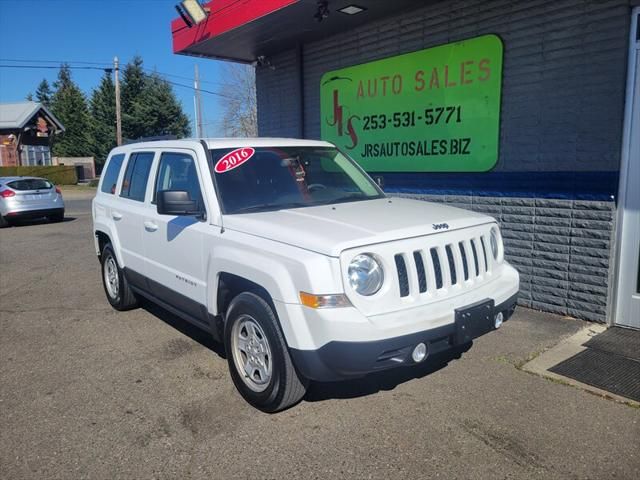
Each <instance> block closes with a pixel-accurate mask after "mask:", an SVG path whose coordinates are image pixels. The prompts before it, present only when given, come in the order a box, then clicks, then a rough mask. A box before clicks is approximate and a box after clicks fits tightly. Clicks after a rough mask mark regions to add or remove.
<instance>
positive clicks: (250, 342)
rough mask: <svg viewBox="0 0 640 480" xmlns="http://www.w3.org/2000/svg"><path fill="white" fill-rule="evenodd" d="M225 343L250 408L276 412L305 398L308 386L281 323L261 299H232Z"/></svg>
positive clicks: (244, 295) (243, 295) (231, 368)
mask: <svg viewBox="0 0 640 480" xmlns="http://www.w3.org/2000/svg"><path fill="white" fill-rule="evenodd" d="M224 340H225V348H226V351H227V362H228V363H229V372H230V373H231V378H232V379H233V383H234V384H235V386H236V388H237V389H238V391H239V392H240V394H241V395H242V396H243V397H244V399H245V400H246V401H247V402H249V403H250V404H251V405H253V406H254V407H256V408H258V409H260V410H262V411H264V412H277V411H279V410H284V409H285V408H287V407H289V406H291V405H293V404H295V403H297V402H298V401H299V400H300V399H301V398H302V397H303V396H304V394H305V393H306V390H307V382H306V380H305V379H303V378H302V377H300V376H299V375H298V373H297V372H296V370H295V367H294V366H293V363H292V362H291V357H290V356H289V351H288V349H287V345H286V342H285V340H284V337H283V335H282V332H281V331H280V327H279V326H278V319H277V318H276V315H275V313H274V312H273V309H272V308H271V306H270V305H269V304H268V303H267V302H266V301H265V300H264V299H263V298H262V297H260V296H258V295H256V294H254V293H250V292H244V293H241V294H240V295H238V296H237V297H235V298H234V299H233V301H232V302H231V305H229V309H228V311H227V316H226V322H225V329H224Z"/></svg>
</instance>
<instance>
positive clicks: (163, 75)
mask: <svg viewBox="0 0 640 480" xmlns="http://www.w3.org/2000/svg"><path fill="white" fill-rule="evenodd" d="M142 69H143V70H144V71H145V72H148V73H157V74H158V75H160V76H162V77H173V78H180V79H182V80H189V81H193V78H191V77H185V76H184V75H175V74H173V73H163V72H159V71H157V70H155V69H151V68H146V67H142ZM200 83H210V84H211V85H218V86H221V87H226V86H228V85H229V84H228V83H221V82H212V81H210V80H200Z"/></svg>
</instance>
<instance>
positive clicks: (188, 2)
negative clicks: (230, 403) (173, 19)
mask: <svg viewBox="0 0 640 480" xmlns="http://www.w3.org/2000/svg"><path fill="white" fill-rule="evenodd" d="M176 10H177V11H178V13H179V14H180V16H181V17H182V20H184V22H185V23H186V24H187V26H189V27H192V26H193V25H197V24H199V23H201V22H203V21H204V20H206V18H207V17H208V16H209V12H208V11H207V10H205V9H204V7H203V6H202V5H201V4H200V2H199V1H198V0H182V2H180V3H179V4H178V5H176Z"/></svg>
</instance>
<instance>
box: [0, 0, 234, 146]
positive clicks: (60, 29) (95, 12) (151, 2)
mask: <svg viewBox="0 0 640 480" xmlns="http://www.w3.org/2000/svg"><path fill="white" fill-rule="evenodd" d="M176 3H178V0H0V46H1V48H0V59H1V60H0V65H21V64H24V63H33V61H35V60H56V61H58V60H62V61H68V62H70V63H71V64H73V63H74V62H106V63H110V62H112V61H113V57H114V56H116V55H117V56H118V57H119V59H120V61H121V62H122V63H126V62H127V61H128V60H129V59H131V57H133V56H134V55H136V54H138V55H141V56H142V58H143V59H144V66H145V68H147V69H150V70H153V69H155V70H157V71H158V72H160V73H162V74H167V75H173V76H167V77H166V78H167V79H168V80H171V81H174V82H178V83H184V84H189V85H192V84H193V80H190V79H192V78H193V68H194V64H195V63H197V64H198V67H199V69H200V78H201V80H202V88H203V89H207V90H212V91H217V90H219V88H220V85H219V84H220V82H221V81H222V80H221V74H222V70H221V66H222V63H221V62H217V61H214V60H207V59H201V58H195V57H187V56H183V55H174V54H173V52H172V48H171V26H170V23H171V20H172V19H173V18H175V17H177V13H176V11H175V8H174V5H175V4H176ZM7 59H12V60H25V62H8V61H6V60H7ZM57 73H58V72H57V69H49V70H45V69H33V70H32V69H28V70H27V69H19V68H0V102H2V103H6V102H13V101H21V100H24V98H25V97H26V95H27V94H28V93H29V92H34V91H35V89H36V87H37V85H38V83H39V82H40V80H42V78H46V79H47V80H49V82H53V81H54V80H55V78H56V76H57ZM72 74H73V78H74V80H75V81H76V82H77V83H78V85H79V86H80V88H82V90H83V91H84V92H85V93H86V94H87V95H89V94H90V92H91V90H92V89H93V88H94V87H96V86H97V85H98V83H99V81H100V77H101V76H102V72H101V71H99V70H73V71H72ZM178 77H185V78H178ZM207 82H212V83H207ZM174 91H175V92H176V94H177V96H178V98H179V99H180V100H181V102H182V105H183V108H184V110H185V112H186V113H187V114H188V115H189V117H190V118H191V119H192V129H193V91H192V90H191V89H187V88H182V87H177V86H174ZM202 102H203V112H204V119H203V120H204V122H205V123H207V124H208V125H206V126H205V134H206V135H209V136H217V135H220V134H221V132H220V130H219V128H218V126H217V122H218V118H219V113H218V112H219V110H220V103H219V100H218V98H217V97H215V96H214V95H209V94H202Z"/></svg>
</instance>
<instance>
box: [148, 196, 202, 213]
mask: <svg viewBox="0 0 640 480" xmlns="http://www.w3.org/2000/svg"><path fill="white" fill-rule="evenodd" d="M156 203H157V209H158V213H159V214H160V215H199V214H200V210H199V209H198V203H197V202H196V201H195V200H191V196H190V195H189V192H187V191H186V190H160V191H159V192H158V194H157V197H156Z"/></svg>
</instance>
